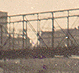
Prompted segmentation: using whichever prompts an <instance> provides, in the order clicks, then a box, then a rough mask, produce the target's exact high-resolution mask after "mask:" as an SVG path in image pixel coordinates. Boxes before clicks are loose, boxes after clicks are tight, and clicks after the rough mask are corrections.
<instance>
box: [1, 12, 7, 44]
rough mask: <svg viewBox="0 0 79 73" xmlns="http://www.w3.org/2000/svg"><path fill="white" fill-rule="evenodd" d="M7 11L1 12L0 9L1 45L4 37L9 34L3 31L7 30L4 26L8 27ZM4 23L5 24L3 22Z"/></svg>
mask: <svg viewBox="0 0 79 73" xmlns="http://www.w3.org/2000/svg"><path fill="white" fill-rule="evenodd" d="M5 16H7V12H1V11H0V45H1V44H2V43H3V42H2V37H4V36H5V37H6V35H7V34H4V33H3V32H4V31H5V30H4V28H7V23H6V22H7V17H5ZM3 23H4V24H3Z"/></svg>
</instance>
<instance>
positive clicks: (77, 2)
mask: <svg viewBox="0 0 79 73" xmlns="http://www.w3.org/2000/svg"><path fill="white" fill-rule="evenodd" d="M78 7H79V0H0V11H6V12H8V14H9V15H14V14H22V13H31V12H40V11H41V12H42V11H53V10H62V9H70V8H78Z"/></svg>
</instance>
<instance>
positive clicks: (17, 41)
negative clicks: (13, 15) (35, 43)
mask: <svg viewBox="0 0 79 73" xmlns="http://www.w3.org/2000/svg"><path fill="white" fill-rule="evenodd" d="M7 29H8V28H7V12H0V46H3V48H0V49H22V48H23V38H22V35H21V37H14V38H13V37H12V36H13V34H10V33H8V30H7ZM17 35H18V34H17ZM31 46H32V44H31V43H30V39H29V37H28V36H27V39H24V48H28V47H31Z"/></svg>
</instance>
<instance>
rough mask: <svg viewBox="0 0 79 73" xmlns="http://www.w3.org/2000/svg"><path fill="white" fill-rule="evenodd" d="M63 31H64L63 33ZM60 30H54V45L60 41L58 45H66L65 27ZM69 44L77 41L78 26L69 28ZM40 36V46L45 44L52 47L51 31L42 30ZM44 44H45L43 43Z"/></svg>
mask: <svg viewBox="0 0 79 73" xmlns="http://www.w3.org/2000/svg"><path fill="white" fill-rule="evenodd" d="M63 31H64V33H63ZM63 31H62V30H57V31H55V32H54V47H57V45H59V43H60V41H61V40H62V39H63V38H64V39H63V40H62V41H61V43H60V45H59V46H61V47H64V46H67V36H66V33H67V29H63ZM69 32H70V34H69V45H70V46H71V45H73V43H75V44H74V45H76V43H79V26H78V29H75V28H74V29H69ZM41 38H42V39H43V40H42V39H40V40H39V41H40V44H39V46H40V47H45V46H46V45H47V46H48V47H52V32H51V31H43V32H42V34H41ZM45 44H46V45H45Z"/></svg>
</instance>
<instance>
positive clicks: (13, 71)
mask: <svg viewBox="0 0 79 73" xmlns="http://www.w3.org/2000/svg"><path fill="white" fill-rule="evenodd" d="M0 67H1V68H2V69H1V70H2V72H0V73H3V71H5V73H79V59H78V58H75V57H73V58H64V57H55V58H44V59H38V58H37V59H22V58H21V59H17V60H6V61H0Z"/></svg>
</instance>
